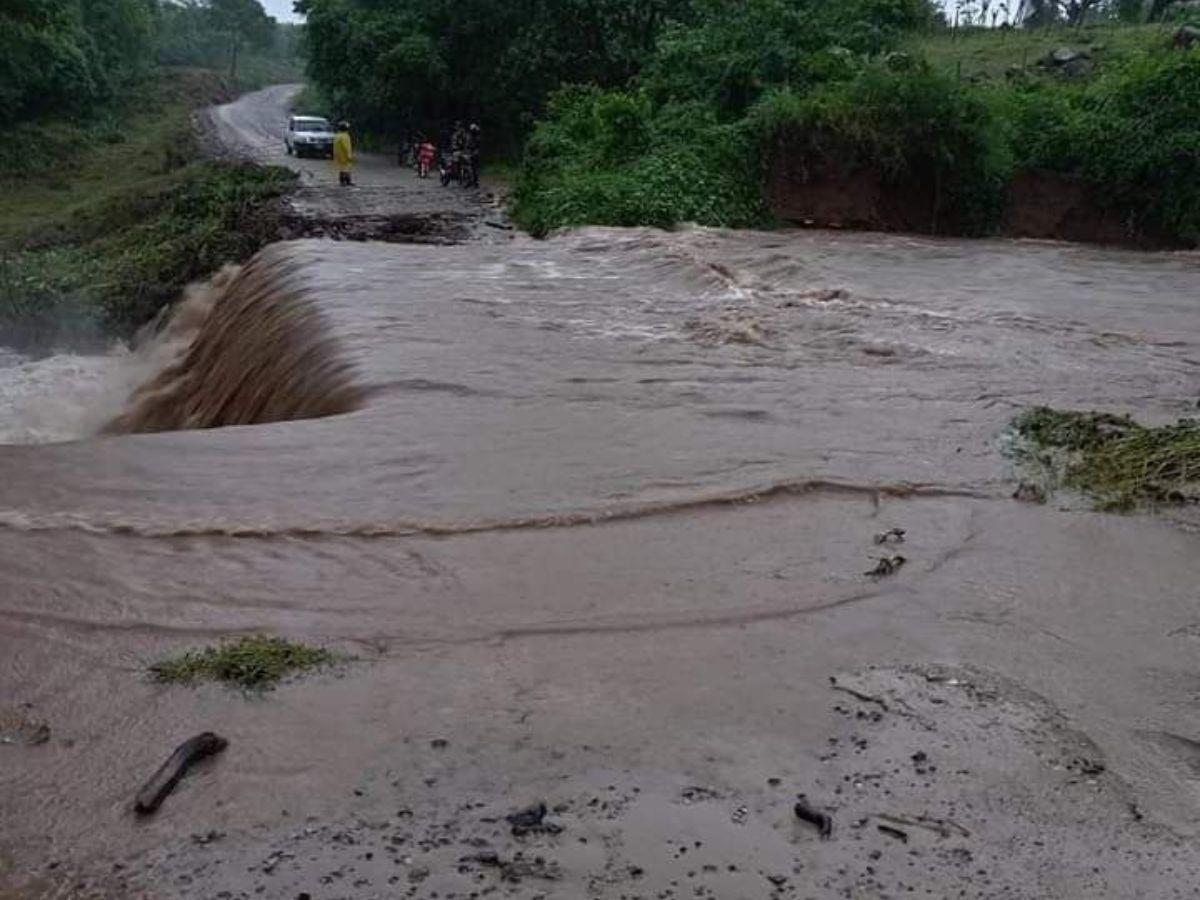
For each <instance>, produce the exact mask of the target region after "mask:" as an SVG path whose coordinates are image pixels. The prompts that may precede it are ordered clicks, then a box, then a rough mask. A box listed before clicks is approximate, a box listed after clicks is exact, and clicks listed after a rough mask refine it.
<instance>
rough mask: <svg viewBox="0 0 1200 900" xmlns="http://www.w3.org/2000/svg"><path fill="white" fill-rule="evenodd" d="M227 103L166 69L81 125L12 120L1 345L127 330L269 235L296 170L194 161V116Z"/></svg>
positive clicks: (6, 160) (0, 268)
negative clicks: (4, 340)
mask: <svg viewBox="0 0 1200 900" xmlns="http://www.w3.org/2000/svg"><path fill="white" fill-rule="evenodd" d="M231 95H232V92H231V91H230V90H229V88H228V86H227V85H226V84H225V83H224V81H223V80H222V79H221V78H219V77H218V76H216V75H214V74H213V73H211V72H203V71H194V70H180V71H172V72H166V73H163V74H162V75H161V76H160V77H158V78H156V79H154V80H153V81H150V82H147V83H145V84H143V85H141V86H139V87H138V89H137V90H136V91H134V92H133V93H131V94H130V95H128V96H127V97H125V98H124V99H123V101H122V103H121V104H120V105H119V106H117V107H114V108H113V109H111V110H107V111H104V112H102V113H100V114H98V115H97V116H95V117H94V118H93V119H92V120H90V121H85V122H69V121H49V122H42V123H31V124H27V125H21V126H18V128H17V130H18V132H19V135H18V138H19V139H18V140H17V141H15V142H14V143H13V144H12V145H10V147H9V149H7V150H5V151H2V152H0V191H3V193H4V197H5V201H4V203H3V204H2V205H0V328H3V329H4V330H5V332H6V334H7V337H8V339H9V340H10V341H11V342H16V343H22V344H27V345H37V344H43V343H46V342H52V341H58V342H61V341H77V340H79V339H81V336H85V335H96V334H101V333H113V332H115V333H129V332H131V331H133V330H134V329H136V328H137V327H138V326H139V325H140V324H142V323H143V322H145V321H147V320H148V319H150V318H151V317H153V316H154V314H155V313H156V312H157V311H158V309H159V308H160V307H161V306H162V305H164V304H165V303H169V302H171V301H172V300H173V299H175V297H177V296H178V294H179V292H180V291H181V289H182V288H183V287H184V285H186V284H187V283H188V282H189V281H192V280H195V279H197V278H202V277H205V276H207V275H208V274H210V273H211V272H213V271H214V270H216V269H217V268H219V267H220V266H221V265H222V264H224V263H227V262H238V261H241V260H244V259H245V258H247V257H248V256H250V255H251V254H252V253H254V252H255V251H256V250H257V249H259V247H261V246H262V245H263V244H265V243H267V242H268V241H270V240H273V239H274V234H275V232H274V228H273V223H274V219H273V218H272V216H271V214H270V210H271V203H272V201H273V200H274V199H275V198H277V197H279V196H280V195H282V194H283V193H285V192H286V191H288V190H290V189H291V188H292V186H293V184H294V182H295V176H294V175H292V174H291V173H290V172H287V171H286V170H283V169H274V168H261V167H255V166H248V165H233V164H224V163H213V162H204V161H201V158H200V157H201V153H200V148H199V146H198V144H197V136H196V134H195V131H194V129H193V127H192V111H193V110H194V109H195V108H197V107H199V106H203V105H206V104H208V103H211V102H214V101H217V100H221V99H226V98H228V97H229V96H231ZM14 146H15V147H18V148H22V147H24V148H36V152H35V153H33V154H32V155H30V154H28V153H22V152H17V151H15V150H14V149H13V147H14Z"/></svg>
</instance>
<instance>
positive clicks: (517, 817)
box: [504, 803, 562, 837]
mask: <svg viewBox="0 0 1200 900" xmlns="http://www.w3.org/2000/svg"><path fill="white" fill-rule="evenodd" d="M546 811H547V810H546V804H545V803H535V804H533V805H532V806H527V807H525V808H524V809H519V810H517V811H516V812H513V813H509V814H508V815H507V816H505V817H504V819H505V821H507V822H508V824H509V825H511V826H512V833H513V836H514V837H522V836H524V835H526V834H532V833H538V834H558V833H559V832H561V831H562V826H561V825H559V824H558V823H557V822H547V821H546Z"/></svg>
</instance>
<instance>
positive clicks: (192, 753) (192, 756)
mask: <svg viewBox="0 0 1200 900" xmlns="http://www.w3.org/2000/svg"><path fill="white" fill-rule="evenodd" d="M228 746H229V741H227V740H225V738H223V737H221V736H220V735H217V734H213V733H212V732H211V731H205V732H204V733H202V734H198V735H196V736H195V737H193V738H188V739H187V740H186V741H184V742H183V743H182V744H180V745H179V746H178V747H177V748H176V749H175V752H174V753H172V754H171V756H170V757H169V758H168V759H167V761H166V762H165V763H163V764H162V765H161V766H159V769H158V771H157V772H155V773H154V775H153V776H152V777H151V779H150V780H149V781H147V782H146V784H145V785H144V786H143V787H142V789H141V790H140V791H138V795H137V799H136V800H135V801H134V805H133V808H134V809H135V810H137V811H138V812H139V813H142V814H148V813H152V812H154V811H155V810H156V809H158V808H159V807H160V806H161V805H162V802H163V801H164V800H166V799H167V795H169V794H170V793H171V791H173V790H175V785H177V784H179V780H180V779H181V778H183V776H184V775H186V774H187V770H188V769H189V768H191V766H192V764H193V763H195V762H198V761H200V760H202V759H204V758H205V757H207V756H213V755H214V754H217V753H220V752H221V751H222V750H224V749H225V748H226V747H228Z"/></svg>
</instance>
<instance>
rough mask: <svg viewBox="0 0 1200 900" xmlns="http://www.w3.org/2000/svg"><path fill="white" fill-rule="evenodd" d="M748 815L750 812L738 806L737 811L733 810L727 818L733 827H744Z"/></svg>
mask: <svg viewBox="0 0 1200 900" xmlns="http://www.w3.org/2000/svg"><path fill="white" fill-rule="evenodd" d="M749 815H750V810H748V809H746V807H744V806H739V807H738V808H737V809H735V810H734V811H733V815H732V816H730V817H729V818H730V821H732V822H733V824H734V825H745V824H746V819H747V817H748V816H749Z"/></svg>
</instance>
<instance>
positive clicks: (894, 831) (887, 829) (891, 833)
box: [875, 825, 908, 844]
mask: <svg viewBox="0 0 1200 900" xmlns="http://www.w3.org/2000/svg"><path fill="white" fill-rule="evenodd" d="M875 827H876V828H878V829H879V830H880V832H882V833H883V834H886V835H887V836H888V837H892V838H895V839H896V840H898V841H899V842H900V843H902V844H907V843H908V833H907V832H905V831H901V830H900V829H899V828H893V827H892V826H891V825H876V826H875Z"/></svg>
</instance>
